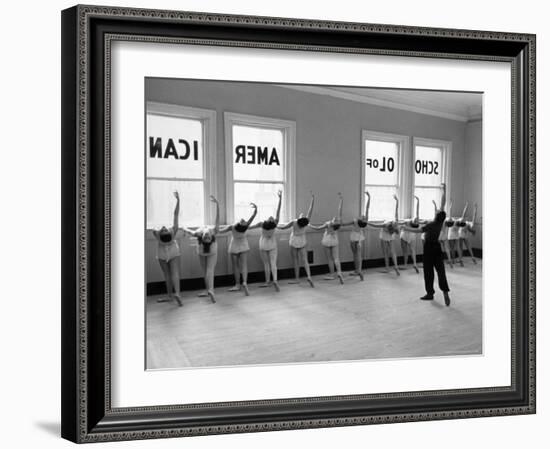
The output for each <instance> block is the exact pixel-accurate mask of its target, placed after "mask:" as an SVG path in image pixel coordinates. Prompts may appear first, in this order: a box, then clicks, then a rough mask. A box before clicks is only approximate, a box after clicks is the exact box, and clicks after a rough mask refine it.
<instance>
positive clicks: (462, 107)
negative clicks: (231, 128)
mask: <svg viewBox="0 0 550 449" xmlns="http://www.w3.org/2000/svg"><path fill="white" fill-rule="evenodd" d="M283 87H286V88H289V89H294V90H301V91H304V92H309V93H314V94H318V95H326V96H331V97H336V98H341V99H345V100H350V101H356V102H360V103H368V104H375V105H379V106H384V107H391V108H396V109H404V110H408V111H413V112H419V113H422V114H428V115H434V116H438V117H443V118H449V119H451V120H458V121H464V122H466V121H469V120H478V119H480V118H481V109H482V101H483V94H482V93H479V92H449V91H435V90H434V91H429V90H408V89H378V88H368V87H340V86H337V87H335V86H312V85H285V86H283Z"/></svg>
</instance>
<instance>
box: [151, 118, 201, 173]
mask: <svg viewBox="0 0 550 449" xmlns="http://www.w3.org/2000/svg"><path fill="white" fill-rule="evenodd" d="M145 148H146V150H145V154H146V157H147V176H148V177H160V178H194V179H202V178H203V142H202V123H201V121H200V120H192V119H187V118H180V117H166V116H163V115H154V114H147V139H146V142H145Z"/></svg>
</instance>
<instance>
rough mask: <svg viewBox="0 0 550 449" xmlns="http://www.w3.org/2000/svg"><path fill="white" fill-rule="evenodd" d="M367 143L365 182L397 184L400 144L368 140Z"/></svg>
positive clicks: (370, 183)
mask: <svg viewBox="0 0 550 449" xmlns="http://www.w3.org/2000/svg"><path fill="white" fill-rule="evenodd" d="M365 145H366V152H365V184H369V185H386V186H388V185H396V184H397V179H398V178H397V172H398V151H399V144H397V143H395V142H382V141H378V140H367V141H366V144H365Z"/></svg>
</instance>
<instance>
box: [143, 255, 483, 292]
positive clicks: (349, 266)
mask: <svg viewBox="0 0 550 449" xmlns="http://www.w3.org/2000/svg"><path fill="white" fill-rule="evenodd" d="M472 251H473V253H474V256H475V257H476V258H478V259H481V258H482V250H481V249H478V248H472ZM416 261H417V262H418V263H421V262H422V254H419V255H417V256H416ZM397 263H398V264H399V265H401V264H402V263H403V257H402V256H398V257H397ZM409 263H411V259H410V258H409ZM384 265H385V263H384V258H379V259H365V260H363V269H367V268H381V267H384ZM353 269H354V264H353V261H349V262H342V271H352V270H353ZM310 270H311V274H312V275H314V276H315V275H320V274H327V273H328V272H329V268H328V265H327V264H323V265H310ZM277 276H278V278H279V279H280V280H284V279H292V278H293V277H294V268H282V269H279V270H278V271H277ZM300 276H302V277H305V276H306V272H305V270H304V268H303V267H301V268H300ZM264 279H265V274H264V272H263V271H253V272H250V273H248V283H249V284H254V283H256V282H264ZM234 283H235V281H234V277H233V275H232V274H224V275H220V276H216V277H215V278H214V285H215V286H216V287H230V286H232V285H233V284H234ZM202 288H204V279H203V278H202V277H201V278H191V279H185V280H181V281H180V290H181V291H188V290H200V289H202ZM164 293H166V284H165V283H164V282H163V281H160V282H149V283H147V296H150V295H162V294H164Z"/></svg>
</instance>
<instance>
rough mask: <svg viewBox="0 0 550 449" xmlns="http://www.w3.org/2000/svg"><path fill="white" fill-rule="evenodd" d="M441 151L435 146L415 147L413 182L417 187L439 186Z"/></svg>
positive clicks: (441, 172)
mask: <svg viewBox="0 0 550 449" xmlns="http://www.w3.org/2000/svg"><path fill="white" fill-rule="evenodd" d="M441 155H442V151H441V148H437V147H424V146H416V147H415V161H414V183H415V185H416V186H418V187H439V186H440V185H441V181H442V179H443V178H442V174H443V167H442V161H441Z"/></svg>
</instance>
